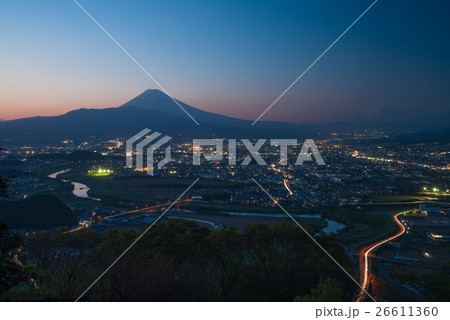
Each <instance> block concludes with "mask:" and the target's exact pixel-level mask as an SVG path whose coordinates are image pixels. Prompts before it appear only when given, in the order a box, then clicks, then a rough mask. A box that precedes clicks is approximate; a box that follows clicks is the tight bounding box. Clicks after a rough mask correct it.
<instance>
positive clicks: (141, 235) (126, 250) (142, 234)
mask: <svg viewBox="0 0 450 320" xmlns="http://www.w3.org/2000/svg"><path fill="white" fill-rule="evenodd" d="M199 179H200V178H197V179H196V180H195V181H194V182H192V184H191V185H190V186H189V187H188V188H187V189H186V190H184V191H183V193H182V194H180V195H179V196H178V198H177V200H175V201H174V202H172V203H171V204H170V206H169V207H168V208H167V209H166V210H164V212H163V213H162V214H161V215H160V216H159V217H158V218H157V219H156V220H155V221H153V223H152V224H151V225H150V226H149V227H148V228H147V229H145V230H144V232H142V233H141V234H140V236H139V237H137V238H136V240H134V241H133V243H132V244H131V245H130V246H129V247H128V248H126V249H125V251H124V252H122V254H121V255H120V256H119V257H118V258H117V259H116V260H115V261H114V262H113V263H112V264H111V265H110V266H109V267H108V268H107V269H106V270H105V271H103V273H102V274H101V275H100V276H99V277H98V278H97V279H95V280H94V282H92V284H91V285H90V286H89V287H88V288H87V289H86V290H84V292H83V293H82V294H81V295H80V296H79V297H78V298H77V300H75V302H78V301H79V300H80V299H81V298H82V297H83V296H84V295H85V294H86V293H87V292H88V291H89V290H90V289H91V288H92V287H93V286H94V285H95V284H96V283H97V282H98V281H99V280H100V279H101V278H102V277H103V276H104V275H105V274H106V273H107V272H108V271H109V269H111V268H112V267H113V266H114V265H115V264H116V263H117V261H119V260H120V259H121V258H122V257H123V256H124V255H125V253H127V252H128V251H129V250H130V249H131V248H132V247H133V246H134V245H135V244H136V243H137V242H138V241H139V240H140V239H141V238H142V237H143V236H144V235H145V234H146V233H147V231H148V230H150V228H151V227H153V225H154V224H155V223H156V222H158V220H159V219H161V217H162V216H164V215H165V214H166V212H167V211H169V210H170V208H172V206H173V205H174V204H175V203H177V202H178V200H180V198H181V197H182V196H184V195H185V194H186V192H188V191H189V189H191V188H192V186H193V185H194V184H196V183H197V181H198V180H199Z"/></svg>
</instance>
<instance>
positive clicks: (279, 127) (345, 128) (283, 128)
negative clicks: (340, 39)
mask: <svg viewBox="0 0 450 320" xmlns="http://www.w3.org/2000/svg"><path fill="white" fill-rule="evenodd" d="M177 101H178V103H179V104H180V105H181V106H182V107H183V108H184V109H185V110H186V111H187V112H188V113H189V114H190V115H192V116H193V117H194V118H195V119H196V120H197V121H198V122H199V124H200V125H196V124H195V123H194V121H192V119H190V118H189V116H188V115H187V114H186V113H185V112H184V111H183V110H181V108H180V107H179V106H178V105H177V104H176V103H175V102H174V101H173V100H172V98H170V97H169V96H168V95H166V94H165V93H163V92H161V91H160V90H155V89H149V90H146V91H145V92H143V93H142V94H140V95H139V96H137V97H135V98H134V99H132V100H130V101H129V102H127V103H125V104H124V105H122V106H120V107H117V108H107V109H78V110H74V111H70V112H68V113H66V114H63V115H60V116H53V117H31V118H23V119H17V120H8V121H3V122H0V143H4V144H8V143H16V142H27V143H42V142H50V141H58V140H63V139H75V140H77V139H84V138H87V137H91V136H95V137H99V138H113V137H127V136H132V135H134V134H135V133H137V132H139V131H141V130H142V129H144V128H149V129H151V130H156V131H159V132H162V133H164V134H166V135H169V136H172V137H174V139H183V138H186V139H189V138H192V137H199V138H201V137H207V138H211V137H221V138H222V137H227V138H235V137H236V138H244V137H245V138H256V137H258V138H275V137H276V138H283V137H290V138H298V139H302V138H306V137H311V138H317V137H318V136H322V137H325V136H328V135H329V134H330V133H331V132H353V133H355V132H362V131H364V130H367V129H375V130H380V131H385V132H390V133H405V132H415V131H420V130H426V129H430V128H433V126H432V125H429V124H425V123H422V124H421V125H413V124H411V123H403V122H380V121H377V122H368V121H352V122H333V123H327V124H291V123H285V122H274V121H259V122H257V123H256V124H255V125H254V126H252V125H251V124H252V122H253V121H249V120H243V119H238V118H232V117H228V116H224V115H220V114H216V113H211V112H207V111H203V110H200V109H197V108H195V107H192V106H190V105H187V104H185V103H184V102H182V101H179V100H177ZM449 126H450V125H449Z"/></svg>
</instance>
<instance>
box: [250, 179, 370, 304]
mask: <svg viewBox="0 0 450 320" xmlns="http://www.w3.org/2000/svg"><path fill="white" fill-rule="evenodd" d="M252 180H253V181H254V182H255V183H256V184H257V185H258V187H260V188H261V190H262V191H264V193H265V194H267V195H268V196H269V198H270V199H272V201H273V202H274V203H275V204H276V205H277V206H278V207H280V209H281V210H283V212H284V213H286V214H287V216H288V217H289V218H291V219H292V221H294V222H295V224H297V225H298V226H299V227H300V229H302V231H303V232H304V233H305V234H306V235H307V236H308V237H309V238H310V239H311V240H312V241H313V242H314V243H315V244H316V245H317V246H318V247H319V248H320V249H321V250H322V251H323V252H325V253H326V255H327V256H328V257H330V259H331V260H333V262H334V263H335V264H336V265H337V266H338V267H339V268H341V269H342V271H344V272H345V274H346V275H347V276H349V277H350V279H352V280H353V282H354V283H356V284H357V285H358V287H360V288H361V290H363V291H364V292H365V293H366V294H367V296H368V297H370V298H371V299H372V300H373V301H374V302H376V300H375V299H374V298H373V297H372V296H371V295H370V294H369V293H368V292H367V291H366V289H364V288H363V287H362V286H361V285H360V284H359V282H358V281H356V280H355V279H354V278H353V277H352V276H351V275H350V273H348V272H347V270H345V269H344V267H342V266H341V265H340V264H339V262H337V261H336V259H334V258H333V256H332V255H331V254H329V253H328V251H327V250H325V248H324V247H322V245H321V244H320V243H319V242H318V241H317V240H316V238H314V237H313V236H312V235H310V234H309V233H308V231H306V229H305V228H303V227H302V225H301V224H300V223H298V222H297V220H295V219H294V217H292V216H291V215H290V214H289V212H287V211H286V210H285V209H284V208H283V207H282V206H281V204H279V203H278V201H276V200H275V199H274V198H273V197H272V196H271V195H270V193H269V192H267V191H266V189H264V188H263V187H262V186H261V185H260V184H259V183H258V182H257V181H256V180H255V179H253V178H252Z"/></svg>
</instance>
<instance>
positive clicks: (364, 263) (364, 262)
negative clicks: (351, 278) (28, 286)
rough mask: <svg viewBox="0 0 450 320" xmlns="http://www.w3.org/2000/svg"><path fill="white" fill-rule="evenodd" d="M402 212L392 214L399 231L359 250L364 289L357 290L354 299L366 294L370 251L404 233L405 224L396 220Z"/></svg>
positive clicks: (359, 299)
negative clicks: (357, 293)
mask: <svg viewBox="0 0 450 320" xmlns="http://www.w3.org/2000/svg"><path fill="white" fill-rule="evenodd" d="M402 214H404V212H399V213H397V214H395V215H394V221H395V222H396V223H397V225H398V226H399V227H400V231H399V232H397V233H396V234H395V235H393V236H391V237H389V238H386V239H384V240H380V241H378V242H377V243H374V244H372V245H370V246H368V247H366V248H364V249H363V250H361V261H360V267H361V275H362V278H361V281H362V283H361V286H362V288H363V289H364V290H362V289H361V291H360V292H359V295H358V297H357V299H356V301H358V302H359V301H363V300H364V297H365V295H366V293H365V291H367V289H368V286H369V282H370V265H369V255H370V253H371V252H372V251H373V250H374V249H376V248H378V247H380V246H381V245H383V244H385V243H386V242H389V241H391V240H393V239H395V238H397V237H399V236H401V235H402V234H404V233H405V231H406V228H405V226H404V225H403V224H402V223H401V222H400V221H399V220H398V216H400V215H402Z"/></svg>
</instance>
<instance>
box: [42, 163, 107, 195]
mask: <svg viewBox="0 0 450 320" xmlns="http://www.w3.org/2000/svg"><path fill="white" fill-rule="evenodd" d="M70 170H71V169H64V170H61V171H58V172H55V173H52V174H49V175H48V177H49V178H52V179H56V178H57V176H58V175H60V174H62V173H66V172H69V171H70ZM61 181H63V182H70V183H71V184H72V185H73V190H72V193H73V194H74V196H76V197H80V198H84V199H91V200H95V201H100V199H97V198H92V197H89V195H88V191H89V187H88V186H87V185H85V184H83V183H80V182H75V181H70V180H64V179H61Z"/></svg>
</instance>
